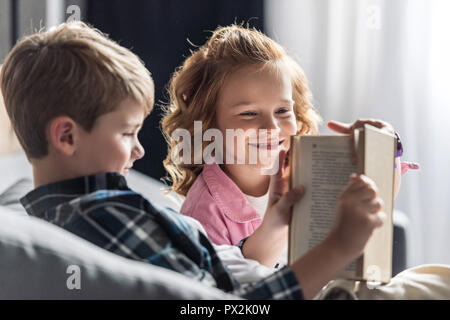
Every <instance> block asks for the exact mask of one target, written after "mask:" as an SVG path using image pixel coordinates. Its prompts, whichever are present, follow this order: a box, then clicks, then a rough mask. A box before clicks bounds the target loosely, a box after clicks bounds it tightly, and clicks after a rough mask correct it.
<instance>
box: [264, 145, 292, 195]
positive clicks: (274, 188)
mask: <svg viewBox="0 0 450 320" xmlns="http://www.w3.org/2000/svg"><path fill="white" fill-rule="evenodd" d="M285 160H286V151H285V150H281V151H280V153H279V156H278V171H277V173H276V174H274V175H272V176H270V182H269V203H270V204H273V203H274V202H277V201H278V199H280V197H281V196H282V195H283V194H284V193H285V192H286V191H287V190H288V188H289V177H287V176H286V175H285V171H286V167H285Z"/></svg>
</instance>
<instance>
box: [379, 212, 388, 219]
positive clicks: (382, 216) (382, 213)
mask: <svg viewBox="0 0 450 320" xmlns="http://www.w3.org/2000/svg"><path fill="white" fill-rule="evenodd" d="M378 217H379V218H380V219H381V221H385V220H386V219H387V214H386V212H384V211H380V212H378Z"/></svg>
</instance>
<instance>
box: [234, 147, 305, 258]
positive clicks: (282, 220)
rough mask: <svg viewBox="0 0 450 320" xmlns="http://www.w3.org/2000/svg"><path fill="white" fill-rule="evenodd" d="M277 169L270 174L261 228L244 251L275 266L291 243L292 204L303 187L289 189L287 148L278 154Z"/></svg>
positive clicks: (244, 247)
mask: <svg viewBox="0 0 450 320" xmlns="http://www.w3.org/2000/svg"><path fill="white" fill-rule="evenodd" d="M278 164H279V166H278V172H277V173H276V174H275V175H272V176H271V177H270V186H269V202H268V204H267V210H266V213H265V215H264V219H263V221H262V223H261V225H260V226H259V227H258V229H256V230H255V232H253V233H252V234H251V235H250V236H249V237H248V239H247V241H245V243H244V245H243V247H242V253H243V255H244V257H246V258H247V259H253V260H257V261H259V263H261V264H263V265H266V266H268V267H273V266H275V264H276V263H277V261H278V259H279V258H280V256H281V254H282V252H283V250H284V248H285V247H286V246H287V243H288V231H289V221H290V219H291V214H292V206H293V205H294V203H296V202H297V201H299V200H300V199H301V198H302V196H303V194H304V188H303V187H302V186H297V187H296V188H293V189H292V190H289V164H288V161H287V154H286V151H285V150H281V151H280V154H279V163H278Z"/></svg>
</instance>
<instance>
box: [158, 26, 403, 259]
mask: <svg viewBox="0 0 450 320" xmlns="http://www.w3.org/2000/svg"><path fill="white" fill-rule="evenodd" d="M169 93H170V98H171V101H170V105H169V107H168V110H167V113H166V115H165V117H164V118H163V121H162V127H163V131H164V134H165V136H166V139H167V140H168V143H169V153H168V156H167V158H166V160H165V161H164V165H165V167H166V169H167V171H168V172H169V174H170V176H171V179H172V182H173V185H172V189H173V190H174V191H176V192H177V193H179V194H181V195H183V196H186V200H185V202H184V204H183V206H182V208H181V212H182V213H183V214H185V215H188V216H191V217H193V218H195V219H197V220H199V221H200V222H201V223H202V225H203V226H204V228H205V230H206V232H207V234H208V236H209V238H210V239H211V240H212V241H213V242H215V243H216V244H230V245H238V244H239V245H242V243H243V242H242V240H244V241H245V240H246V239H247V237H249V236H251V237H250V238H252V237H254V238H255V239H258V240H257V241H256V240H254V241H252V244H255V243H256V245H253V247H252V248H253V249H247V251H244V250H243V254H244V256H246V257H247V258H253V259H255V260H258V261H259V262H260V263H263V264H266V265H269V266H272V267H273V266H274V264H272V262H273V261H274V259H273V257H271V258H272V259H264V258H263V257H266V256H267V255H269V253H267V251H270V250H269V248H276V250H275V249H273V250H272V251H271V252H273V254H276V255H277V256H276V257H275V261H277V259H278V258H279V257H280V255H281V254H282V251H283V249H284V248H286V245H287V229H286V230H285V233H284V234H283V236H282V237H280V238H278V239H274V238H270V237H269V232H268V231H266V230H268V229H270V228H267V227H265V226H270V223H271V222H269V218H267V219H263V217H264V215H265V211H266V208H267V203H268V198H269V197H268V190H269V183H270V176H268V175H267V174H263V173H262V170H263V169H265V168H266V169H267V168H270V167H271V166H272V165H273V163H274V160H275V159H276V158H277V156H278V153H279V152H280V150H285V151H288V150H289V144H290V139H289V138H290V136H291V135H295V134H316V133H317V127H318V123H319V121H320V117H319V115H318V113H317V112H316V111H315V109H314V107H313V105H312V95H311V92H310V91H309V88H308V85H307V80H306V77H305V75H304V73H303V71H302V69H301V68H300V66H299V65H298V64H297V63H296V62H295V61H294V60H293V59H292V58H290V57H289V56H288V55H287V54H286V52H285V50H284V49H283V48H282V47H281V46H280V45H279V44H277V43H276V42H274V41H273V40H271V39H270V38H268V37H267V36H265V35H264V34H262V33H261V32H258V31H256V30H252V29H248V28H244V27H241V26H237V25H232V26H228V27H223V28H219V29H217V30H216V31H215V32H214V33H213V35H212V37H211V38H210V40H209V41H208V42H207V43H206V44H205V45H203V46H202V47H200V48H199V49H198V50H197V51H195V52H194V53H193V54H192V55H191V56H190V57H189V58H188V59H187V60H186V61H185V62H184V64H183V66H182V67H181V68H180V69H179V70H177V72H175V74H174V75H173V77H172V79H171V82H170V88H169ZM194 121H201V124H202V132H205V131H206V130H207V129H211V128H217V129H218V130H220V132H221V133H222V134H223V136H224V139H223V141H224V144H225V146H224V149H225V154H226V157H225V156H219V155H217V154H216V159H215V160H217V158H222V159H223V160H224V161H223V163H222V162H221V161H216V162H212V163H210V162H208V163H205V161H204V160H203V161H202V163H201V164H196V163H195V161H194V160H193V158H194V157H195V155H192V159H191V160H192V161H190V163H179V162H178V161H174V158H173V155H172V153H173V152H174V151H175V146H176V145H177V144H178V140H175V139H174V138H173V137H172V133H173V132H174V131H175V130H176V129H177V128H184V129H187V130H188V131H189V132H190V133H191V136H193V133H194ZM364 123H370V124H372V125H375V126H377V127H379V128H382V129H384V130H387V131H390V132H393V129H392V127H391V126H389V125H388V124H386V123H384V122H382V121H375V120H374V121H358V122H356V123H355V124H354V125H353V126H347V125H344V124H340V123H337V122H330V123H329V127H330V128H331V129H333V130H335V131H338V132H341V133H346V134H351V133H352V131H353V129H354V128H356V127H359V126H362V125H363V124H364ZM232 129H234V131H233V130H232ZM261 129H263V130H261ZM239 130H241V131H239ZM230 132H233V133H236V132H238V133H237V134H235V136H234V137H233V140H230V139H228V138H227V136H229V134H228V135H227V133H230ZM239 132H240V133H239ZM249 132H251V133H252V134H248V133H249ZM255 132H257V134H256V136H257V138H258V139H255V135H254V133H255ZM239 137H240V138H243V139H244V143H243V144H239V143H234V142H235V140H236V138H239ZM193 140H194V138H192V145H193V143H194V141H193ZM261 141H263V142H261ZM264 141H266V142H264ZM231 142H233V143H232V144H231ZM208 143H210V142H203V144H204V145H203V149H204V148H205V147H206V146H207V144H208ZM255 151H258V152H261V151H263V153H265V154H266V155H267V157H266V159H265V160H266V161H263V160H262V159H260V158H258V159H257V161H256V162H255V163H250V161H249V159H250V158H249V154H250V153H251V152H255ZM285 151H283V152H285ZM230 154H231V155H232V156H231V157H228V156H229V155H230ZM242 155H245V156H244V158H245V162H244V163H237V162H238V161H236V160H237V158H238V157H239V156H242ZM183 156H184V155H183ZM225 158H227V159H232V160H234V161H232V162H231V163H230V161H225V160H226V159H225ZM197 162H198V161H197ZM398 181H399V180H398ZM398 186H399V183H397V186H396V188H397V189H398ZM272 223H275V222H273V221H272ZM256 230H258V234H256V232H255V231H256ZM283 260H285V259H283ZM264 261H271V262H270V263H264ZM283 262H284V261H283Z"/></svg>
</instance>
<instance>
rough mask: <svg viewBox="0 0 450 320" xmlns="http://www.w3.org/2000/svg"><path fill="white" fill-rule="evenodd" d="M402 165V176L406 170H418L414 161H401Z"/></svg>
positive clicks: (417, 165)
mask: <svg viewBox="0 0 450 320" xmlns="http://www.w3.org/2000/svg"><path fill="white" fill-rule="evenodd" d="M401 166H402V176H403V175H404V174H406V172H408V170H419V169H420V166H419V164H418V163H415V162H403V161H402V162H401Z"/></svg>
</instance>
